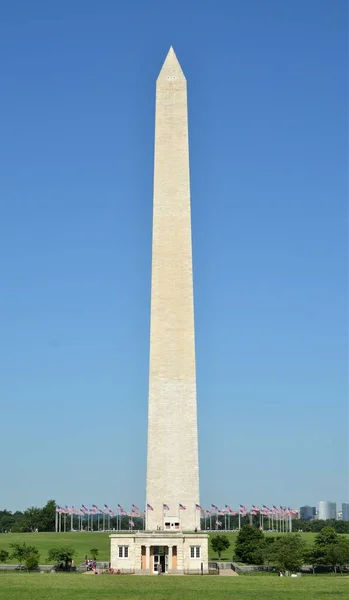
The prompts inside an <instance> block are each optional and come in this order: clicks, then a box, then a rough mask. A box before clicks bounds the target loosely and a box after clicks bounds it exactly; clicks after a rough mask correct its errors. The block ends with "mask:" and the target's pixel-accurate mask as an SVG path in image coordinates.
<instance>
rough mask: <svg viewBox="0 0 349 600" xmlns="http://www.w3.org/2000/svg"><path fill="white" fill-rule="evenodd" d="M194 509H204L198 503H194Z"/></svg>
mask: <svg viewBox="0 0 349 600" xmlns="http://www.w3.org/2000/svg"><path fill="white" fill-rule="evenodd" d="M195 508H196V510H204V509H203V508H202V506H200V504H195Z"/></svg>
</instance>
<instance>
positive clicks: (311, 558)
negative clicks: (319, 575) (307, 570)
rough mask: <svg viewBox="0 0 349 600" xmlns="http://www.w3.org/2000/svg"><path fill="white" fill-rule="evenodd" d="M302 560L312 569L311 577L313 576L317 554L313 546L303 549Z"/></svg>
mask: <svg viewBox="0 0 349 600" xmlns="http://www.w3.org/2000/svg"><path fill="white" fill-rule="evenodd" d="M303 560H304V564H305V565H309V566H310V567H311V568H312V571H313V575H315V567H316V566H317V564H318V562H317V554H316V550H315V548H314V546H306V547H305V548H304V553H303Z"/></svg>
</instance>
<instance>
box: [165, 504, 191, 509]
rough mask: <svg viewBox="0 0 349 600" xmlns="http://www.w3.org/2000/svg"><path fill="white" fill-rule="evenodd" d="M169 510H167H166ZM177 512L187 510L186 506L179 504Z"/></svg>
mask: <svg viewBox="0 0 349 600" xmlns="http://www.w3.org/2000/svg"><path fill="white" fill-rule="evenodd" d="M167 510H169V509H167ZM179 510H187V507H186V506H183V504H179Z"/></svg>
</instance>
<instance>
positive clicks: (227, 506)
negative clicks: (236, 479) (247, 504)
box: [225, 504, 231, 512]
mask: <svg viewBox="0 0 349 600" xmlns="http://www.w3.org/2000/svg"><path fill="white" fill-rule="evenodd" d="M225 508H226V510H229V512H231V508H230V506H229V504H226V505H225Z"/></svg>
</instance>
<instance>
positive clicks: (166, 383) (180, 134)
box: [146, 47, 200, 531]
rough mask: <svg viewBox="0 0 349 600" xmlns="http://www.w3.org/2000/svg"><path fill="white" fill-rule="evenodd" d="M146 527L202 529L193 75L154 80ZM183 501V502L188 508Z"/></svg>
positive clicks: (172, 69) (174, 73) (166, 68)
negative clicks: (191, 163) (193, 203)
mask: <svg viewBox="0 0 349 600" xmlns="http://www.w3.org/2000/svg"><path fill="white" fill-rule="evenodd" d="M146 494H147V498H146V499H147V506H148V507H149V506H150V507H151V508H152V509H153V510H151V509H148V510H147V511H146V512H147V527H146V528H147V530H156V529H163V528H164V526H165V528H166V529H167V528H168V527H170V528H171V529H172V528H178V524H179V528H180V529H182V530H183V529H184V530H187V531H188V530H190V531H194V529H195V528H198V529H199V528H200V510H198V508H197V505H198V504H199V465H198V434H197V416H196V375H195V336H194V304H193V275H192V243H191V212H190V179H189V147H188V112H187V82H186V79H185V76H184V74H183V71H182V69H181V66H180V64H179V62H178V60H177V57H176V55H175V52H174V50H173V48H172V47H171V48H170V50H169V52H168V55H167V57H166V60H165V62H164V64H163V67H162V69H161V71H160V74H159V76H158V79H157V82H156V106H155V152H154V197H153V241H152V279H151V325H150V365H149V405H148V451H147V492H146ZM183 507H185V508H183Z"/></svg>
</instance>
